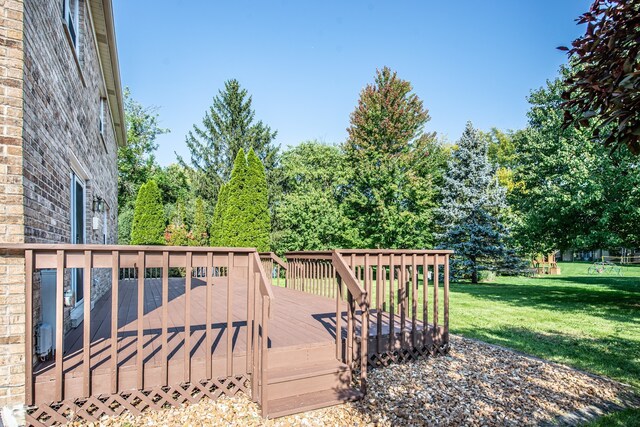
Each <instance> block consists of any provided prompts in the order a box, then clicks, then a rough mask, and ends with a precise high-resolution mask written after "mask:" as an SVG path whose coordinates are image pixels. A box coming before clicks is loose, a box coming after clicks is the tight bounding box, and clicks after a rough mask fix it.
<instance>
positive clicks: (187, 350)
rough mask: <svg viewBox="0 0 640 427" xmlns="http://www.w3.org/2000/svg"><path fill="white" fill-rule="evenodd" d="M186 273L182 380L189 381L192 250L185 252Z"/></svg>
mask: <svg viewBox="0 0 640 427" xmlns="http://www.w3.org/2000/svg"><path fill="white" fill-rule="evenodd" d="M186 270H187V274H186V276H185V281H184V299H185V301H184V304H185V307H184V363H183V364H184V382H185V383H188V382H191V276H192V273H193V252H187V254H186Z"/></svg>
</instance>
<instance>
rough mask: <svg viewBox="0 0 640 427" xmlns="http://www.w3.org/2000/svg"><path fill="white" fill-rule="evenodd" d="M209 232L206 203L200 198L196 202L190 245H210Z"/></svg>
mask: <svg viewBox="0 0 640 427" xmlns="http://www.w3.org/2000/svg"><path fill="white" fill-rule="evenodd" d="M207 230H208V227H207V214H206V209H205V206H204V201H203V200H202V199H201V198H200V197H198V198H197V199H196V201H195V208H194V215H193V227H192V228H191V233H190V239H189V245H191V246H207V245H208V244H209V233H208V232H207Z"/></svg>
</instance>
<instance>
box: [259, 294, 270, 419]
mask: <svg viewBox="0 0 640 427" xmlns="http://www.w3.org/2000/svg"><path fill="white" fill-rule="evenodd" d="M268 313H269V297H268V296H267V295H263V296H262V343H261V344H262V351H261V355H260V356H261V362H260V366H261V368H262V370H261V372H260V374H261V380H262V389H261V390H260V397H261V401H260V406H261V407H262V413H263V414H268V413H269V408H268V406H267V404H268V401H269V395H268V390H269V387H268V381H269V377H268V371H269V369H268V367H269V363H268V359H267V358H268V354H269V352H268V351H267V350H268V348H269V328H268V326H269V322H268V319H267V315H268Z"/></svg>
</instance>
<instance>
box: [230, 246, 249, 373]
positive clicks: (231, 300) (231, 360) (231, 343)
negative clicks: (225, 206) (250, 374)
mask: <svg viewBox="0 0 640 427" xmlns="http://www.w3.org/2000/svg"><path fill="white" fill-rule="evenodd" d="M247 258H248V260H247V261H248V263H249V264H252V263H253V262H252V261H253V259H252V258H251V256H248V257H247ZM229 264H231V265H233V252H230V253H229ZM247 329H248V328H247ZM232 375H233V286H232V283H231V276H227V376H228V377H230V376H232Z"/></svg>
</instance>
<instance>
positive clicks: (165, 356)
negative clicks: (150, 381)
mask: <svg viewBox="0 0 640 427" xmlns="http://www.w3.org/2000/svg"><path fill="white" fill-rule="evenodd" d="M168 324H169V252H167V251H163V252H162V385H164V386H167V385H168V383H169V341H168V337H167V335H168V332H169V331H168Z"/></svg>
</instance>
